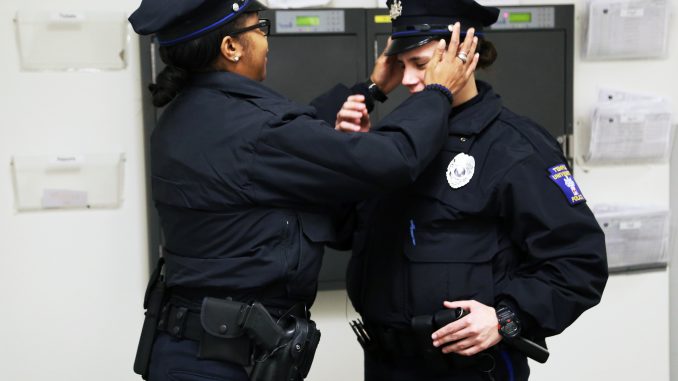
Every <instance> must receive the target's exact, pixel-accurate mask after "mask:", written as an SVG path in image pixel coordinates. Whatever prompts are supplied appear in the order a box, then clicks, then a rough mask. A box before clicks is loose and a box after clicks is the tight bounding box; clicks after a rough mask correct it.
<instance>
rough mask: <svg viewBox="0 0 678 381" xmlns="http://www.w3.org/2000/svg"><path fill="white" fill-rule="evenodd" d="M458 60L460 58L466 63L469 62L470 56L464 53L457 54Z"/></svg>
mask: <svg viewBox="0 0 678 381" xmlns="http://www.w3.org/2000/svg"><path fill="white" fill-rule="evenodd" d="M457 58H459V59H460V60H461V62H463V63H466V61H468V56H467V55H466V53H464V52H459V54H457Z"/></svg>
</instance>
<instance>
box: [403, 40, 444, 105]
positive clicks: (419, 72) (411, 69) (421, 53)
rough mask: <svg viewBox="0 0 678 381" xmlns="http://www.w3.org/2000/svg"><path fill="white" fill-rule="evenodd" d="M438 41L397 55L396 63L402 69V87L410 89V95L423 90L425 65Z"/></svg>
mask: <svg viewBox="0 0 678 381" xmlns="http://www.w3.org/2000/svg"><path fill="white" fill-rule="evenodd" d="M437 44H438V41H431V42H429V43H428V44H426V45H423V46H420V47H418V48H416V49H412V50H408V51H406V52H404V53H400V54H398V63H399V64H400V65H401V66H402V67H403V70H404V72H403V81H402V84H403V86H405V87H407V88H408V89H410V93H416V92H419V91H422V90H424V87H425V86H426V84H425V83H424V76H425V74H426V65H427V64H428V62H429V61H430V60H431V57H433V52H434V51H435V47H436V45H437Z"/></svg>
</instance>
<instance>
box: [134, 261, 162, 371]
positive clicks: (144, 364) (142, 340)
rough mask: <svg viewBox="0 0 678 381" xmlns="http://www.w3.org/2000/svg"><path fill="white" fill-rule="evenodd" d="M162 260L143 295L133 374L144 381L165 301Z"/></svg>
mask: <svg viewBox="0 0 678 381" xmlns="http://www.w3.org/2000/svg"><path fill="white" fill-rule="evenodd" d="M163 264H164V259H163V258H159V259H158V263H157V264H156V266H155V270H153V273H152V274H151V278H150V279H149V281H148V286H146V293H145V295H144V309H146V312H145V317H144V325H143V327H142V328H141V336H140V337H139V345H138V347H137V353H136V357H135V359H134V373H136V374H139V375H141V377H142V378H143V379H144V380H146V379H147V377H148V367H149V364H150V362H151V352H152V350H153V342H154V341H155V336H156V331H157V330H156V328H157V325H158V320H159V318H160V315H161V309H162V306H163V303H164V299H165V282H164V280H163V278H162V266H163Z"/></svg>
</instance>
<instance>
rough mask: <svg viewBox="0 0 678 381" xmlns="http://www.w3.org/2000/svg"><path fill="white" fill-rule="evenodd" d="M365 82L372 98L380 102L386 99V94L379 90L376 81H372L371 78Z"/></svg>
mask: <svg viewBox="0 0 678 381" xmlns="http://www.w3.org/2000/svg"><path fill="white" fill-rule="evenodd" d="M365 83H366V84H367V91H368V92H369V93H370V95H371V96H372V98H374V99H375V100H377V101H379V102H382V103H383V102H385V101H386V100H387V99H388V97H387V96H386V94H384V92H383V91H381V89H380V88H379V86H377V84H376V83H374V82H372V80H371V79H368V80H367V82H365Z"/></svg>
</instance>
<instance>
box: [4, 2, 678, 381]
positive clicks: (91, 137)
mask: <svg viewBox="0 0 678 381" xmlns="http://www.w3.org/2000/svg"><path fill="white" fill-rule="evenodd" d="M548 2H549V3H556V2H555V1H548ZM532 3H533V4H536V3H537V2H532ZM542 3H543V2H542ZM575 3H576V6H577V14H578V15H579V14H581V13H582V11H583V10H584V8H583V7H584V5H585V0H576V2H575ZM332 4H333V5H334V6H337V7H341V6H351V7H355V6H363V5H364V6H374V5H375V4H374V3H373V2H372V1H369V2H366V3H363V2H357V1H353V0H334V1H333V3H332ZM361 4H363V5H361ZM137 5H138V0H122V1H120V0H118V1H102V0H99V1H93V0H90V1H85V0H63V1H59V2H45V1H38V0H23V1H21V0H3V1H2V2H0V31H1V32H0V51H2V52H3V60H0V83H1V84H2V85H1V86H0V115H1V116H2V122H0V160H4V162H5V164H6V166H5V169H4V170H0V175H1V176H2V177H3V178H4V180H3V181H0V200H2V202H0V301H1V302H2V303H3V308H2V309H1V311H2V316H1V317H0V323H1V324H0V343H2V344H0V374H1V375H2V376H1V377H0V378H2V380H8V381H38V380H43V379H57V380H72V381H78V380H83V381H84V380H91V379H98V380H104V381H105V380H111V381H113V380H116V381H118V380H138V379H139V378H138V377H137V376H136V375H134V374H133V373H132V370H131V368H132V361H133V357H134V351H135V349H136V343H137V339H138V333H139V329H140V326H141V321H142V311H141V299H142V292H143V288H144V286H145V281H146V277H147V271H148V269H147V264H146V247H147V245H146V224H145V212H144V211H145V207H146V205H145V199H144V196H145V190H144V172H143V147H142V123H141V102H140V87H139V64H138V53H137V46H136V41H135V39H134V38H132V39H131V42H130V46H129V50H128V53H129V67H128V68H127V69H125V70H122V71H117V72H103V73H27V72H21V71H20V70H19V64H18V57H17V50H16V43H15V38H14V29H13V23H12V18H13V17H14V14H15V12H16V10H17V9H55V10H63V9H66V10H71V9H75V10H112V11H125V12H127V13H130V12H131V11H132V10H134V9H135V8H136V6H137ZM673 6H674V8H675V6H676V5H675V3H674V4H673ZM675 28H676V26H675V23H674V25H673V26H672V33H671V34H672V40H671V53H670V57H669V58H668V59H666V60H652V61H630V62H601V63H590V62H583V61H581V59H580V58H579V56H578V55H577V57H576V62H575V93H574V95H575V103H574V107H575V110H574V112H575V120H576V121H577V122H578V123H577V128H584V127H586V126H587V125H588V122H587V120H588V115H589V112H590V109H591V107H590V105H591V104H592V102H593V101H594V99H595V97H596V88H597V86H599V85H600V86H613V87H617V88H621V89H626V90H633V91H644V92H650V93H655V94H659V95H663V96H667V97H671V98H673V100H674V102H678V86H677V85H678V83H677V82H678V81H676V74H675V69H676V68H677V67H678V39H677V38H676V33H675V30H676V29H675ZM577 30H578V35H577V39H576V44H577V46H576V51H577V54H578V51H579V45H580V41H581V39H580V36H579V32H580V31H581V24H580V22H579V20H578V22H577ZM538 53H539V52H535V54H538ZM673 107H674V113H675V114H676V115H678V108H677V107H678V103H674V105H673ZM98 152H124V153H126V155H127V163H126V172H125V189H124V190H125V201H124V204H123V205H122V207H121V208H120V209H114V210H88V211H72V212H61V211H56V212H49V213H46V212H34V213H17V212H16V211H15V210H14V208H13V199H14V197H13V194H12V185H11V181H10V178H11V176H10V167H9V161H10V157H11V156H12V155H15V154H16V155H20V154H39V153H76V154H77V153H98ZM675 168H676V166H674V169H675ZM576 170H577V177H578V181H579V182H580V185H581V186H582V188H583V189H584V192H585V194H586V196H587V198H588V199H589V200H590V202H591V203H592V204H595V203H600V202H604V201H629V200H631V201H633V202H636V201H637V202H642V203H646V202H647V203H658V204H660V205H668V204H669V196H670V193H669V167H668V166H666V165H659V166H642V167H629V168H593V169H591V170H590V171H589V172H585V171H584V170H583V169H582V168H580V167H578V168H576ZM674 176H675V171H674ZM676 177H678V176H676ZM628 179H631V180H633V181H627V180H628ZM622 189H623V191H622ZM677 189H678V185H676V186H675V187H674V189H673V191H672V192H671V194H673V195H674V196H673V201H674V203H675V204H678V202H676V198H677V197H678V196H675V195H676V194H677V191H676V190H677ZM674 210H676V209H675V208H674ZM674 213H675V212H674ZM674 247H675V246H674ZM675 255H676V254H674V258H675ZM675 278H676V277H675V275H674V276H673V279H672V281H673V282H674V284H678V280H676V279H675ZM676 288H678V287H677V286H676V285H674V289H676ZM668 290H669V275H668V272H667V271H654V272H647V273H636V274H629V275H615V276H613V277H611V279H610V282H609V284H608V287H607V289H606V292H605V295H604V297H603V301H602V303H601V305H600V306H598V307H596V308H594V309H593V310H591V311H589V312H587V313H585V314H584V315H583V317H582V318H581V319H580V320H578V321H577V322H576V323H575V324H574V325H573V326H572V327H571V328H570V329H568V330H567V331H566V332H565V333H564V334H563V335H560V336H558V337H556V338H553V339H551V340H550V341H549V344H550V349H551V352H552V357H551V359H550V360H549V362H548V364H547V365H535V366H534V367H533V374H534V376H533V379H535V380H546V379H548V380H570V379H578V380H592V381H593V380H600V379H618V380H632V379H637V378H640V377H642V378H644V379H647V380H653V381H654V380H668V379H669V328H668V327H669V307H668V299H669V296H668ZM672 298H673V299H674V300H675V296H673V297H672ZM675 309H676V307H675V306H674V311H675ZM638 310H640V311H641V312H639V313H635V312H634V311H638ZM313 314H314V318H315V319H316V321H317V322H318V324H319V325H320V328H321V329H322V330H323V341H322V343H321V346H320V347H319V350H318V353H317V357H316V363H315V364H314V367H313V369H312V371H311V375H310V377H309V380H312V381H314V380H315V381H321V380H322V381H325V380H359V379H362V361H361V359H362V354H361V351H360V347H359V346H358V344H357V342H356V341H355V338H354V337H353V334H352V332H351V331H350V329H349V328H348V323H347V321H348V320H350V319H351V318H353V317H354V316H355V315H354V313H353V312H352V310H351V309H350V307H349V306H347V304H346V298H345V293H343V292H341V291H336V292H321V293H320V295H319V297H318V301H317V302H316V306H315V308H314V311H313ZM622 317H631V318H633V320H634V322H636V323H637V324H638V326H639V327H640V328H639V329H636V330H631V331H629V324H627V322H626V321H624V320H622V319H621V318H622ZM673 320H677V319H676V317H675V312H674V318H673ZM673 334H674V340H673V341H674V342H675V341H676V336H678V334H676V332H674V333H673ZM674 348H675V347H674ZM672 358H673V359H674V362H676V361H678V356H677V355H676V353H675V351H674V354H673V357H672ZM673 378H674V379H678V375H676V374H675V373H674V377H673Z"/></svg>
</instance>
